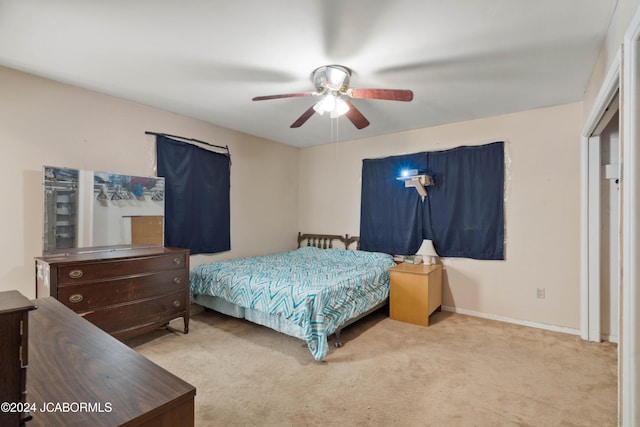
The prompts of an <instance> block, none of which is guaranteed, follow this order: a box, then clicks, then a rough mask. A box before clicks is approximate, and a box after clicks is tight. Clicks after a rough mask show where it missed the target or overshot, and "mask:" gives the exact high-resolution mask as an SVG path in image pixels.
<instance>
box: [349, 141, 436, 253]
mask: <svg viewBox="0 0 640 427" xmlns="http://www.w3.org/2000/svg"><path fill="white" fill-rule="evenodd" d="M426 163H427V156H426V153H416V154H409V155H405V156H393V157H386V158H383V159H365V160H363V161H362V195H361V202H360V248H361V249H363V250H370V251H377V252H385V253H389V254H409V253H415V252H416V251H417V250H418V248H419V247H420V243H422V235H423V229H422V227H423V225H422V224H423V223H422V201H421V200H420V197H416V191H415V190H412V189H411V190H410V189H405V187H404V182H403V181H399V180H397V179H396V177H398V176H400V172H401V171H402V170H403V169H418V170H420V171H423V170H424V169H425V167H426ZM412 248H415V250H413V252H411V250H412Z"/></svg>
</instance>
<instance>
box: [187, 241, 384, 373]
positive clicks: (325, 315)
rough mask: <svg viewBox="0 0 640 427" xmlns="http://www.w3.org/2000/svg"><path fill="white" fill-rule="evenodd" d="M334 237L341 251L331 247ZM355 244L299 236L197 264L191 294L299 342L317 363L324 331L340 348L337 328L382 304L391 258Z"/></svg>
mask: <svg viewBox="0 0 640 427" xmlns="http://www.w3.org/2000/svg"><path fill="white" fill-rule="evenodd" d="M305 241H306V245H303V244H302V243H303V242H305ZM335 241H340V242H342V245H343V246H344V248H341V247H338V248H336V247H334V242H335ZM358 242H359V240H358V238H357V237H353V236H352V237H350V236H349V235H345V236H341V235H331V234H300V233H299V234H298V249H296V250H293V251H289V252H283V253H278V254H273V255H265V256H258V257H248V258H236V259H232V260H226V261H216V262H211V263H207V264H203V265H199V266H196V267H194V268H193V269H192V270H191V278H190V287H191V297H192V299H193V301H194V302H195V303H197V304H200V305H202V306H204V307H207V308H209V309H212V310H215V311H218V312H221V313H224V314H227V315H230V316H234V317H238V318H244V319H247V320H249V321H251V322H254V323H257V324H260V325H263V326H267V327H270V328H272V329H275V330H276V331H279V332H282V333H285V334H287V335H291V336H294V337H296V338H299V339H302V340H304V341H305V342H306V343H307V346H308V348H309V351H310V352H311V354H312V355H313V357H314V359H316V360H322V359H323V358H324V357H325V355H326V353H327V347H328V344H327V338H328V337H329V336H330V335H332V334H333V335H334V338H335V344H336V346H340V331H341V330H342V328H344V327H346V326H347V325H349V324H351V323H353V322H355V321H356V320H359V319H360V318H362V317H364V316H365V315H367V314H369V313H371V312H372V311H375V310H377V309H379V308H381V307H382V306H384V305H385V304H386V303H387V301H388V296H389V268H390V267H392V266H393V265H395V264H394V262H393V258H392V257H391V256H390V255H388V254H383V253H378V252H366V251H361V250H359V249H358ZM354 244H355V245H356V247H355V249H353V250H351V249H349V248H350V246H352V245H354Z"/></svg>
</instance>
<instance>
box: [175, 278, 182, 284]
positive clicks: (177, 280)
mask: <svg viewBox="0 0 640 427" xmlns="http://www.w3.org/2000/svg"><path fill="white" fill-rule="evenodd" d="M180 283H182V280H181V279H180V278H179V277H174V278H173V284H174V285H179V284H180Z"/></svg>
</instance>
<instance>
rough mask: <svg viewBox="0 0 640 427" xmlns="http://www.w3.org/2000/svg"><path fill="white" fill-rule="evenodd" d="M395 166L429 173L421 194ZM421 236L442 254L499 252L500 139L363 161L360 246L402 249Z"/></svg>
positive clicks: (494, 255)
mask: <svg viewBox="0 0 640 427" xmlns="http://www.w3.org/2000/svg"><path fill="white" fill-rule="evenodd" d="M402 168H408V169H417V170H418V172H419V173H426V174H427V175H430V176H431V177H432V179H433V185H432V186H430V187H427V197H425V199H424V201H423V200H422V199H421V197H420V195H419V194H418V193H417V191H415V190H414V189H412V188H406V189H405V188H404V185H403V184H402V182H401V181H398V180H396V179H395V178H396V177H397V176H399V174H400V170H401V169H402ZM396 183H398V184H396ZM422 239H429V240H433V243H434V247H435V249H436V251H437V252H438V254H439V255H440V256H443V257H463V258H474V259H492V260H496V259H504V143H503V142H495V143H492V144H486V145H481V146H464V147H457V148H454V149H451V150H445V151H433V152H423V153H415V154H411V155H403V156H394V157H387V158H384V159H365V160H364V161H363V165H362V204H361V214H360V247H361V248H362V249H364V250H370V251H379V252H386V253H393V254H404V255H410V254H414V253H416V251H417V250H418V248H419V247H420V243H421V242H422Z"/></svg>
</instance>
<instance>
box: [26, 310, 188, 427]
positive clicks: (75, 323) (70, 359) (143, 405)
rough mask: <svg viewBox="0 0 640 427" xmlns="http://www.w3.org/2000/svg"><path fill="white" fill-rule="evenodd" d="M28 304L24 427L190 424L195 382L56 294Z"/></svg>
mask: <svg viewBox="0 0 640 427" xmlns="http://www.w3.org/2000/svg"><path fill="white" fill-rule="evenodd" d="M34 302H35V303H36V304H37V306H38V309H37V310H34V311H32V312H30V313H29V366H28V371H27V399H26V400H27V402H29V404H31V405H34V406H35V408H36V410H35V411H33V410H32V411H31V415H32V416H33V419H32V420H31V421H29V422H28V423H27V427H36V426H193V425H194V398H195V394H196V389H195V387H193V386H192V385H190V384H188V383H187V382H185V381H183V380H182V379H180V378H178V377H176V376H175V375H173V374H171V373H170V372H168V371H166V370H164V369H163V368H161V367H159V366H158V365H156V364H155V363H153V362H151V361H150V360H148V359H146V358H145V357H143V356H142V355H140V354H138V353H136V352H135V351H134V350H132V349H131V348H129V347H127V346H126V345H125V344H123V343H121V342H120V341H118V340H116V339H115V338H113V337H111V336H110V335H108V334H107V333H105V332H103V331H102V330H100V329H99V328H98V327H96V326H94V325H92V324H91V323H90V322H88V321H86V320H84V319H83V318H81V317H80V316H78V315H77V314H76V313H74V312H73V311H71V310H69V309H68V308H67V307H65V306H64V305H62V304H61V303H60V302H58V301H57V300H56V299H54V298H52V297H46V298H39V299H36V300H35V301H34ZM43 408H44V409H45V410H44V411H43V410H42V409H43Z"/></svg>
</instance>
